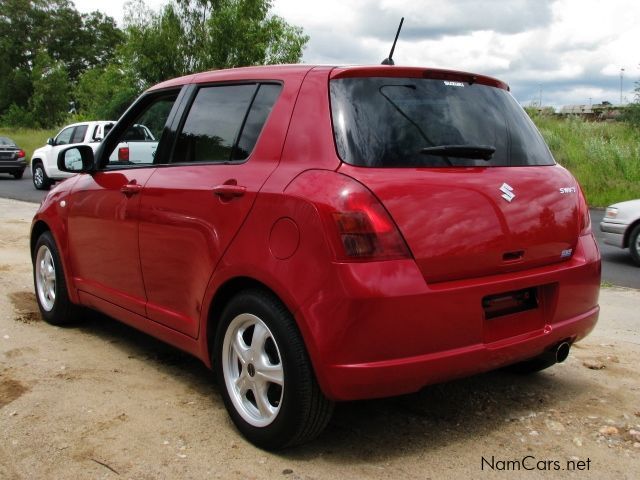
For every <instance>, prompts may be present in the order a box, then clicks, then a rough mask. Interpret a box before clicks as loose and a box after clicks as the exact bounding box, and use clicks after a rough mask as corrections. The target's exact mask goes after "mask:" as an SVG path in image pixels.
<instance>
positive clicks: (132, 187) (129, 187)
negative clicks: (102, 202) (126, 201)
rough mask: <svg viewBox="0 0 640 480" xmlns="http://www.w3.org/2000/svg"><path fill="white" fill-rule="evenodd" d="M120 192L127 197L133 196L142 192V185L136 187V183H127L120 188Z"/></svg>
mask: <svg viewBox="0 0 640 480" xmlns="http://www.w3.org/2000/svg"><path fill="white" fill-rule="evenodd" d="M120 191H121V192H122V193H124V194H125V195H127V196H130V195H135V194H136V193H140V191H142V185H138V184H137V183H133V182H131V183H127V184H126V185H123V186H122V187H121V188H120Z"/></svg>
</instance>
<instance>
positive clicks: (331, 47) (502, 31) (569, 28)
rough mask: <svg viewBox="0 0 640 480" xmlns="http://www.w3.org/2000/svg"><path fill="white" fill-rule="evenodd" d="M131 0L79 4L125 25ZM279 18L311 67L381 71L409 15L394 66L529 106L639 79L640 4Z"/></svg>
mask: <svg viewBox="0 0 640 480" xmlns="http://www.w3.org/2000/svg"><path fill="white" fill-rule="evenodd" d="M125 1H126V0H110V1H109V2H104V1H103V0H75V1H74V3H75V5H76V8H77V9H78V10H79V11H80V12H83V13H84V12H90V11H93V10H100V11H102V12H104V13H105V14H107V15H110V16H112V17H114V18H115V19H116V21H117V22H118V23H119V24H121V23H122V14H123V5H124V3H125ZM146 3H147V5H149V6H150V7H151V8H153V9H158V8H160V7H161V5H163V4H164V3H166V0H146ZM272 11H273V13H275V14H277V15H280V16H281V17H283V18H284V19H285V20H286V21H287V22H288V23H290V24H293V25H297V26H300V27H302V28H303V29H304V32H305V33H306V34H307V35H309V36H310V40H309V43H308V44H307V48H306V49H305V51H304V55H303V62H305V63H311V64H315V63H320V64H336V65H343V64H378V63H380V62H381V61H382V60H383V59H384V58H386V57H387V56H388V54H389V50H390V48H391V44H392V42H393V38H394V36H395V33H396V30H397V28H398V23H399V22H400V18H401V17H405V20H404V25H403V27H402V32H401V33H400V38H399V40H398V45H397V46H396V49H395V53H394V57H393V59H394V61H395V63H396V65H407V66H417V67H433V68H448V69H454V70H464V71H470V72H474V73H480V74H484V75H490V76H494V77H497V78H499V79H501V80H503V81H505V82H507V83H508V84H509V85H510V86H511V92H512V93H513V95H514V96H515V98H516V99H517V100H518V101H519V102H520V103H521V104H522V105H525V106H528V105H534V104H535V105H537V104H538V103H539V102H540V100H542V104H543V105H545V106H546V105H550V106H555V107H560V106H562V105H569V104H583V105H588V104H590V103H593V104H595V103H600V102H602V101H609V102H611V103H613V104H619V103H620V97H621V92H622V102H623V103H627V102H629V101H633V99H634V92H633V89H634V87H635V82H637V81H639V80H640V48H638V46H639V45H640V1H638V0H606V1H603V0H448V1H443V0H323V1H322V2H306V1H304V0H274V1H273V9H272ZM621 69H624V70H623V71H621ZM621 73H622V83H621ZM621 86H622V88H621Z"/></svg>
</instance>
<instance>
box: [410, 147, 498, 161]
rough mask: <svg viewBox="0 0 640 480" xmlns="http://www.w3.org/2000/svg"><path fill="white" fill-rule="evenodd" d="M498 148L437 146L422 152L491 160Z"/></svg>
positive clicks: (426, 148)
mask: <svg viewBox="0 0 640 480" xmlns="http://www.w3.org/2000/svg"><path fill="white" fill-rule="evenodd" d="M495 151H496V147H492V146H491V145H436V146H434V147H425V148H423V149H422V150H420V153H422V154H424V155H441V156H443V157H461V158H478V159H481V160H487V161H488V160H491V157H492V156H493V154H494V153H495Z"/></svg>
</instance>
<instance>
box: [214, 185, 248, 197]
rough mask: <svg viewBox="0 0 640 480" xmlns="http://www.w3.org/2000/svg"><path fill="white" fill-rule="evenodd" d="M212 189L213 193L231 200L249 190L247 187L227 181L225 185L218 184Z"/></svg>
mask: <svg viewBox="0 0 640 480" xmlns="http://www.w3.org/2000/svg"><path fill="white" fill-rule="evenodd" d="M212 190H213V193H214V194H215V195H217V196H219V197H220V198H221V199H223V200H231V199H232V198H237V197H241V196H243V195H244V194H245V192H246V191H247V187H243V186H242V185H233V184H229V183H225V184H223V185H217V186H215V187H213V189H212Z"/></svg>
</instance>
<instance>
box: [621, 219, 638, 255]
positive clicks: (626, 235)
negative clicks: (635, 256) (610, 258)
mask: <svg viewBox="0 0 640 480" xmlns="http://www.w3.org/2000/svg"><path fill="white" fill-rule="evenodd" d="M638 225H640V218H637V219H636V220H635V221H634V222H632V223H631V224H630V225H629V227H628V228H627V229H626V230H625V232H624V238H623V240H622V247H623V248H629V241H630V240H631V232H633V230H634V229H635V228H636V227H637V226H638Z"/></svg>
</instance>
